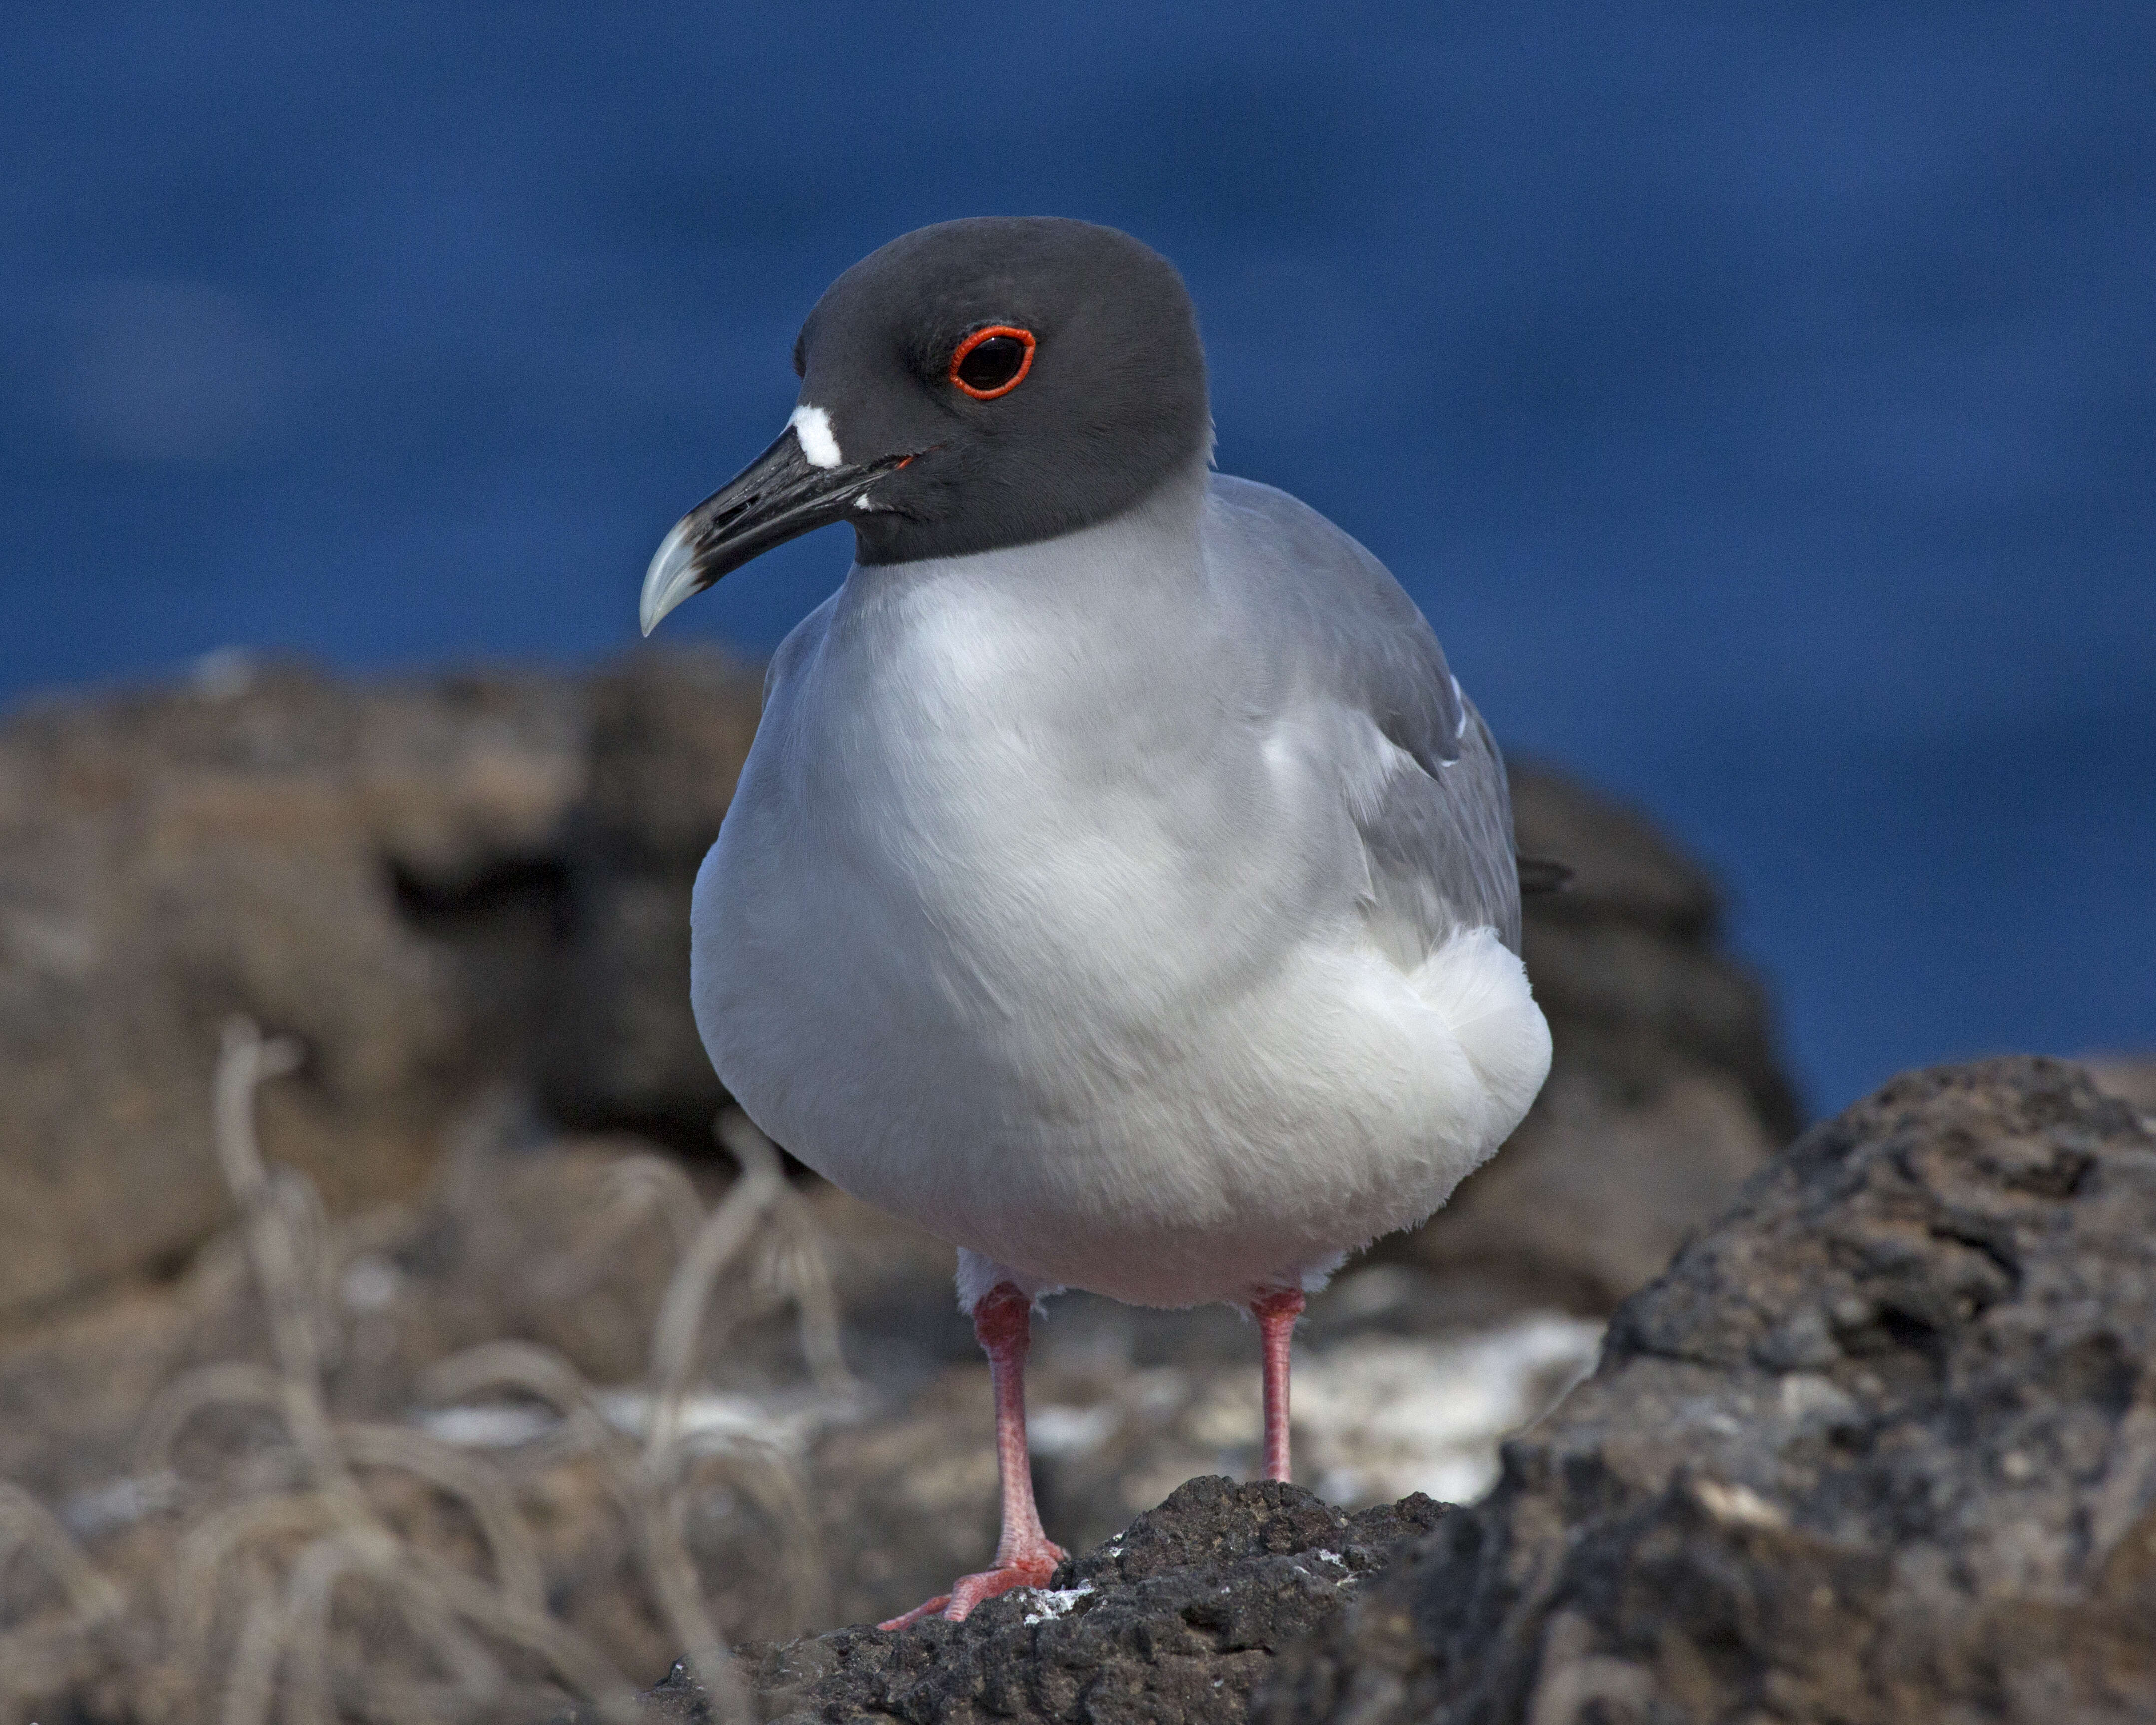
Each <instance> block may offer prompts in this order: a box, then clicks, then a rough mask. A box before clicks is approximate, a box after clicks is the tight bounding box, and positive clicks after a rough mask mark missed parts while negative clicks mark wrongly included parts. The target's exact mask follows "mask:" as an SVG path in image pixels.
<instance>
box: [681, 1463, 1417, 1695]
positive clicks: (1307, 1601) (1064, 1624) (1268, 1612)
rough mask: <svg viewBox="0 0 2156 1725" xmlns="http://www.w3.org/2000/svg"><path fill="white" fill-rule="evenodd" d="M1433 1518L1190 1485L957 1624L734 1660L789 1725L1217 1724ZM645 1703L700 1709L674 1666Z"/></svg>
mask: <svg viewBox="0 0 2156 1725" xmlns="http://www.w3.org/2000/svg"><path fill="white" fill-rule="evenodd" d="M1446 1513H1447V1511H1446V1508H1445V1506H1443V1505H1441V1504H1436V1503H1433V1502H1430V1500H1429V1499H1428V1498H1427V1497H1410V1498H1408V1499H1407V1500H1405V1501H1404V1502H1401V1503H1399V1504H1397V1505H1394V1504H1388V1505H1385V1506H1384V1507H1381V1508H1377V1509H1369V1510H1364V1511H1363V1512H1361V1513H1360V1514H1358V1515H1348V1514H1347V1513H1345V1512H1342V1511H1341V1510H1338V1509H1336V1508H1334V1507H1332V1505H1330V1504H1327V1503H1322V1502H1319V1501H1318V1500H1317V1498H1315V1497H1312V1496H1311V1494H1310V1493H1309V1492H1307V1491H1301V1490H1299V1489H1297V1488H1296V1486H1287V1485H1277V1484H1271V1483H1266V1482H1262V1481H1261V1482H1258V1483H1255V1484H1251V1485H1245V1486H1237V1485H1234V1484H1231V1483H1230V1482H1229V1481H1226V1480H1224V1479H1219V1478H1217V1477H1215V1478H1205V1479H1196V1480H1192V1481H1190V1482H1189V1483H1188V1484H1187V1485H1185V1486H1182V1487H1181V1488H1180V1489H1178V1491H1176V1492H1175V1493H1174V1494H1173V1496H1172V1497H1169V1498H1168V1501H1167V1502H1164V1503H1163V1504H1162V1505H1161V1506H1160V1507H1159V1508H1158V1509H1155V1510H1152V1511H1149V1512H1147V1513H1146V1514H1144V1515H1142V1516H1140V1517H1138V1518H1137V1520H1136V1521H1135V1522H1132V1524H1131V1526H1130V1527H1129V1528H1128V1530H1127V1532H1124V1533H1123V1534H1122V1536H1121V1537H1119V1538H1116V1539H1113V1540H1111V1541H1110V1542H1109V1543H1107V1544H1106V1545H1104V1546H1102V1547H1101V1548H1099V1549H1098V1550H1096V1551H1093V1552H1090V1553H1087V1554H1086V1555H1085V1556H1084V1557H1081V1558H1075V1559H1073V1560H1070V1561H1067V1562H1065V1563H1064V1564H1063V1566H1062V1567H1061V1568H1060V1569H1058V1570H1057V1572H1056V1574H1055V1576H1054V1578H1053V1579H1052V1580H1051V1582H1050V1587H1049V1589H1047V1590H1046V1591H1045V1592H1035V1591H1034V1590H1032V1589H1022V1590H1020V1591H1019V1592H1017V1593H1012V1594H1005V1595H1004V1597H1003V1598H1001V1599H991V1600H990V1601H989V1602H988V1604H985V1605H983V1606H982V1607H981V1608H980V1609H978V1610H977V1611H975V1612H974V1613H973V1615H972V1616H970V1617H968V1619H967V1620H966V1621H965V1622H963V1623H945V1622H943V1621H942V1620H941V1619H931V1620H928V1621H927V1622H924V1623H919V1624H916V1625H914V1626H913V1627H912V1628H911V1629H909V1630H902V1631H901V1632H899V1633H897V1634H895V1635H893V1634H885V1632H883V1631H882V1630H874V1629H845V1630H835V1631H834V1632H832V1633H830V1634H829V1635H814V1636H810V1637H807V1638H804V1639H803V1640H798V1641H792V1642H788V1643H787V1644H785V1645H781V1646H766V1647H756V1648H747V1649H744V1650H742V1657H743V1660H744V1663H745V1666H746V1671H747V1676H749V1678H750V1680H751V1681H752V1685H753V1686H754V1689H755V1692H756V1695H757V1702H758V1704H759V1707H760V1710H761V1712H762V1714H763V1717H765V1718H766V1719H767V1720H771V1721H784V1722H788V1725H809V1722H812V1721H819V1720H826V1719H858V1718H862V1717H871V1718H897V1719H904V1720H907V1721H909V1722H912V1725H974V1722H977V1721H982V1722H985V1721H988V1720H992V1719H993V1720H1015V1721H1021V1722H1024V1721H1039V1722H1042V1725H1047V1722H1049V1721H1065V1720H1069V1721H1079V1720H1084V1721H1086V1722H1089V1725H1116V1722H1124V1721H1127V1722H1130V1725H1162V1722H1166V1721H1174V1722H1178V1725H1202V1722H1204V1721H1214V1720H1217V1721H1219V1722H1222V1725H1226V1722H1229V1721H1234V1720H1241V1719H1243V1718H1244V1717H1246V1716H1247V1713H1248V1711H1249V1708H1250V1697H1251V1694H1252V1692H1253V1691H1254V1690H1255V1688H1256V1686H1257V1685H1258V1683H1259V1682H1260V1680H1261V1679H1262V1678H1263V1677H1264V1676H1265V1672H1266V1671H1267V1670H1268V1669H1269V1668H1270V1666H1271V1665H1272V1662H1273V1661H1274V1659H1275V1658H1276V1656H1277V1655H1278V1654H1279V1652H1280V1651H1281V1648H1283V1647H1285V1646H1286V1645H1288V1644H1289V1643H1290V1642H1291V1641H1293V1640H1296V1638H1297V1637H1298V1636H1301V1635H1304V1634H1306V1633H1307V1632H1308V1631H1309V1630H1311V1629H1312V1628H1313V1627H1314V1626H1316V1625H1317V1624H1319V1623H1321V1622H1322V1621H1323V1620H1325V1619H1326V1618H1327V1617H1328V1616H1330V1615H1332V1613H1333V1612H1334V1611H1336V1610H1337V1609H1339V1607H1340V1605H1341V1604H1342V1602H1343V1600H1345V1599H1347V1598H1348V1597H1350V1596H1351V1595H1352V1594H1353V1591H1354V1589H1356V1588H1357V1587H1358V1585H1359V1584H1361V1583H1362V1582H1363V1579H1364V1578H1366V1577H1367V1576H1368V1575H1369V1574H1370V1573H1371V1572H1372V1571H1373V1569H1375V1568H1377V1567H1378V1565H1379V1564H1381V1563H1383V1561H1384V1560H1385V1558H1387V1557H1388V1556H1389V1555H1390V1554H1391V1553H1392V1552H1393V1551H1394V1549H1395V1548H1397V1547H1399V1545H1400V1544H1401V1543H1402V1542H1403V1541H1404V1540H1407V1539H1409V1538H1413V1537H1414V1536H1416V1535H1419V1534H1425V1533H1427V1532H1429V1531H1430V1529H1431V1528H1432V1527H1435V1526H1436V1525H1437V1524H1438V1522H1439V1521H1440V1519H1441V1518H1442V1517H1444V1516H1445V1514H1446ZM652 1698H653V1700H654V1702H660V1703H662V1704H663V1709H664V1710H663V1712H661V1717H673V1718H675V1719H679V1720H683V1721H689V1720H701V1719H702V1718H704V1717H706V1710H705V1708H704V1707H702V1705H701V1697H700V1692H698V1690H697V1688H696V1685H695V1684H694V1683H693V1682H690V1681H685V1680H684V1679H682V1678H681V1677H680V1675H679V1673H678V1672H677V1674H676V1675H675V1676H674V1677H673V1678H671V1679H670V1680H669V1681H668V1682H666V1683H665V1684H663V1685H661V1686H660V1688H659V1689H658V1690H657V1691H656V1692H654V1695H653V1697H652Z"/></svg>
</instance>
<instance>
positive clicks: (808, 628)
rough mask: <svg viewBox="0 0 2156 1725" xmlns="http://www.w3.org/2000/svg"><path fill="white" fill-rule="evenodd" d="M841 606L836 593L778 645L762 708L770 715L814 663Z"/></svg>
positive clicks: (768, 672)
mask: <svg viewBox="0 0 2156 1725" xmlns="http://www.w3.org/2000/svg"><path fill="white" fill-rule="evenodd" d="M838 603H839V595H838V594H837V593H833V594H832V595H831V596H830V597H829V598H827V599H825V600H824V603H822V604H820V605H819V606H818V607H817V608H815V609H814V610H813V611H811V612H810V613H809V614H808V615H807V616H806V617H804V618H803V619H801V620H800V622H798V623H797V624H794V625H793V628H792V629H789V630H788V631H787V634H786V639H784V640H783V641H781V642H780V643H779V644H778V651H777V652H776V653H774V654H773V655H771V663H770V664H769V665H767V666H765V667H764V672H763V705H764V707H765V709H766V710H767V711H768V710H769V709H770V707H771V706H772V704H773V702H774V701H778V700H780V699H781V698H782V697H783V695H784V694H785V692H786V691H788V689H790V688H791V687H792V686H793V685H794V684H795V683H796V682H797V681H798V680H799V678H800V675H801V673H802V672H803V670H804V669H805V668H806V667H807V666H808V665H809V664H810V663H811V662H812V661H813V660H814V659H815V657H816V655H817V652H818V650H819V649H820V648H821V647H822V646H823V644H824V634H825V632H826V631H827V630H828V629H829V628H830V626H831V613H832V611H833V610H834V609H835V608H836V607H837V605H838Z"/></svg>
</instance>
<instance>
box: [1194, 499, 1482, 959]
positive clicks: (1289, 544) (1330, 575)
mask: <svg viewBox="0 0 2156 1725" xmlns="http://www.w3.org/2000/svg"><path fill="white" fill-rule="evenodd" d="M1213 490H1214V502H1215V504H1216V506H1219V508H1221V509H1222V510H1223V511H1224V520H1225V521H1227V522H1229V523H1230V524H1232V526H1231V531H1235V536H1236V537H1237V538H1238V540H1239V541H1240V557H1239V559H1238V561H1239V563H1240V567H1242V568H1244V569H1245V570H1246V571H1250V572H1254V576H1255V580H1256V581H1257V583H1259V585H1260V588H1261V589H1262V590H1261V591H1260V592H1257V593H1253V594H1252V595H1251V598H1252V599H1253V601H1254V604H1255V608H1261V609H1262V610H1263V612H1264V613H1265V614H1267V615H1268V616H1269V617H1270V618H1271V619H1276V622H1277V626H1278V627H1279V628H1280V629H1281V631H1282V633H1281V635H1279V636H1278V637H1276V646H1277V647H1278V648H1279V649H1280V651H1279V652H1278V653H1277V654H1276V655H1275V657H1276V660H1279V661H1284V662H1286V663H1288V664H1290V665H1292V666H1293V667H1294V674H1295V675H1296V679H1297V680H1298V681H1299V682H1300V683H1301V685H1302V689H1303V692H1305V693H1315V694H1316V695H1317V696H1320V697H1321V698H1322V699H1324V700H1327V701H1329V702H1331V703H1333V704H1336V705H1337V706H1338V707H1339V708H1340V709H1342V710H1343V711H1345V712H1346V713H1347V715H1348V716H1349V720H1348V722H1349V723H1350V724H1351V726H1352V725H1353V723H1354V722H1355V716H1358V715H1359V716H1361V718H1362V719H1363V720H1364V721H1367V724H1368V726H1369V727H1371V728H1372V729H1373V730H1374V732H1376V735H1377V737H1378V738H1380V739H1382V743H1378V744H1375V745H1373V747H1370V748H1368V749H1365V750H1363V751H1361V753H1363V754H1372V755H1375V756H1376V757H1378V760H1379V762H1380V767H1379V770H1378V772H1376V773H1374V774H1372V773H1368V772H1367V770H1361V768H1362V763H1361V762H1359V761H1358V762H1357V763H1356V766H1355V767H1353V768H1347V769H1344V770H1345V772H1346V773H1347V776H1350V777H1353V778H1358V781H1360V782H1358V783H1354V784H1353V785H1352V786H1350V787H1348V788H1347V797H1348V804H1349V809H1350V813H1351V814H1352V817H1353V820H1354V823H1355V826H1356V829H1357V830H1358V833H1359V834H1360V836H1361V838H1362V841H1363V854H1364V858H1365V860H1366V861H1367V863H1368V870H1369V876H1370V878H1369V885H1368V901H1369V902H1368V908H1369V911H1370V913H1371V916H1372V921H1373V924H1375V925H1376V926H1377V927H1378V930H1379V932H1380V935H1381V937H1382V938H1383V939H1384V941H1385V942H1386V944H1387V945H1388V946H1391V947H1399V948H1401V949H1403V950H1402V951H1401V953H1400V956H1402V957H1404V958H1414V957H1419V956H1421V955H1422V954H1426V953H1428V952H1430V951H1432V950H1434V949H1435V947H1437V946H1438V945H1440V944H1441V943H1442V942H1444V941H1445V938H1446V937H1449V936H1450V935H1451V934H1452V933H1454V932H1455V931H1457V930H1459V929H1461V928H1477V927H1487V928H1494V929H1496V932H1497V935H1498V937H1499V938H1500V939H1501V940H1502V941H1503V942H1504V943H1505V944H1506V946H1507V947H1510V948H1511V949H1512V951H1513V952H1518V951H1519V949H1520V882H1519V873H1518V865H1517V859H1516V857H1515V855H1514V851H1513V839H1512V798H1511V794H1510V792H1509V790H1508V789H1507V784H1506V781H1505V762H1504V758H1503V757H1502V756H1501V755H1500V754H1499V753H1498V752H1497V746H1496V742H1495V740H1494V739H1493V738H1492V737H1491V735H1490V729H1489V726H1487V725H1486V724H1485V723H1484V722H1483V721H1482V716H1481V714H1480V713H1478V712H1476V710H1475V708H1474V706H1473V705H1472V704H1471V702H1470V701H1468V700H1467V698H1466V695H1465V694H1464V693H1462V691H1461V690H1460V684H1459V681H1458V680H1457V679H1455V677H1454V676H1453V675H1452V671H1451V669H1450V666H1448V665H1446V664H1445V649H1443V648H1442V647H1440V645H1439V644H1438V640H1437V636H1436V635H1435V633H1433V632H1432V630H1431V629H1430V624H1429V623H1428V622H1427V621H1426V620H1425V619H1424V617H1423V614H1422V613H1421V612H1419V610H1417V609H1416V608H1415V605H1414V601H1413V600H1412V599H1410V598H1409V597H1408V596H1407V594H1406V593H1405V592H1404V591H1403V590H1402V588H1401V587H1400V584H1399V583H1398V582H1397V581H1395V580H1394V579H1393V577H1392V575H1391V573H1390V572H1389V571H1388V570H1387V569H1386V568H1385V567H1384V565H1383V564H1382V563H1380V562H1378V560H1377V558H1375V557H1373V556H1371V555H1370V553H1369V552H1368V551H1366V550H1364V549H1363V547H1362V546H1360V545H1358V543H1356V542H1355V541H1354V540H1353V538H1351V537H1349V536H1348V535H1347V534H1346V533H1343V532H1342V531H1340V529H1339V528H1337V527H1336V526H1333V525H1332V522H1330V521H1327V520H1326V519H1325V517H1324V516H1321V515H1319V514H1318V513H1317V511H1315V510H1313V509H1312V508H1310V507H1309V506H1307V505H1306V504H1303V503H1301V502H1298V501H1296V499H1294V498H1292V497H1291V496H1289V495H1287V494H1286V492H1283V491H1276V490H1273V489H1272V488H1271V487H1270V486H1269V485H1255V484H1252V483H1251V482H1250V481H1249V480H1237V479H1230V478H1229V477H1227V476H1225V475H1219V476H1217V477H1216V478H1215V479H1214V482H1213ZM1347 753H1348V754H1350V755H1351V756H1352V755H1354V754H1355V753H1356V751H1354V750H1353V747H1352V739H1351V740H1350V746H1349V748H1348V750H1347Z"/></svg>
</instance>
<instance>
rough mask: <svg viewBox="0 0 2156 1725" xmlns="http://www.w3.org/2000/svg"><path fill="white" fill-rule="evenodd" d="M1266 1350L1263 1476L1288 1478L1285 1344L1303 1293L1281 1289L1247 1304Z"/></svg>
mask: <svg viewBox="0 0 2156 1725" xmlns="http://www.w3.org/2000/svg"><path fill="white" fill-rule="evenodd" d="M1250 1316H1251V1317H1255V1319H1257V1321H1258V1332H1259V1334H1260V1336H1261V1337H1263V1338H1264V1341H1265V1477H1266V1478H1267V1479H1269V1480H1284V1479H1287V1478H1289V1477H1290V1475H1289V1472H1288V1465H1287V1344H1288V1338H1289V1337H1291V1336H1293V1335H1294V1333H1295V1321H1296V1319H1297V1318H1299V1317H1301V1316H1302V1290H1301V1288H1281V1289H1279V1290H1277V1291H1275V1292H1273V1293H1270V1294H1265V1295H1263V1296H1260V1298H1258V1299H1255V1300H1253V1301H1251V1302H1250Z"/></svg>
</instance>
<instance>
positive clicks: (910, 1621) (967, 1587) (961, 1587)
mask: <svg viewBox="0 0 2156 1725" xmlns="http://www.w3.org/2000/svg"><path fill="white" fill-rule="evenodd" d="M1064 1557H1065V1552H1064V1550H1063V1548H1062V1547H1061V1546H1060V1545H1050V1543H1048V1542H1047V1541H1046V1540H1045V1539H1044V1540H1043V1541H1041V1543H1040V1544H1039V1546H1038V1547H1037V1548H1034V1550H1032V1551H1029V1552H1027V1553H1024V1555H1023V1556H1021V1557H1019V1558H1014V1559H1013V1560H1012V1561H1011V1562H1009V1563H999V1564H998V1565H997V1566H996V1567H995V1568H993V1569H983V1570H981V1571H980V1572H978V1574H973V1575H961V1576H960V1577H959V1578H958V1579H957V1580H956V1581H954V1582H952V1584H951V1591H950V1592H949V1593H947V1594H937V1596H936V1597H935V1598H934V1599H931V1600H929V1601H928V1602H927V1604H921V1605H916V1606H915V1607H914V1608H913V1609H911V1611H909V1612H907V1613H906V1615H905V1616H903V1617H894V1618H892V1619H891V1621H890V1622H889V1623H880V1624H878V1625H876V1627H877V1628H878V1629H880V1630H902V1629H909V1628H911V1626H912V1625H915V1624H916V1623H918V1622H920V1621H921V1619H922V1618H924V1617H935V1616H937V1615H941V1616H942V1618H943V1619H944V1620H945V1621H946V1622H948V1623H963V1622H964V1621H965V1620H966V1619H967V1617H968V1615H970V1614H971V1612H972V1611H973V1608H974V1607H975V1606H976V1605H978V1604H984V1603H985V1602H987V1601H988V1600H989V1599H994V1598H995V1597H996V1596H997V1595H998V1594H1007V1593H1009V1592H1010V1591H1011V1590H1012V1589H1014V1588H1021V1587H1046V1586H1047V1585H1048V1583H1049V1579H1050V1577H1051V1576H1053V1575H1054V1574H1055V1566H1056V1565H1057V1564H1058V1563H1061V1562H1062V1561H1063V1559H1064Z"/></svg>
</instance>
